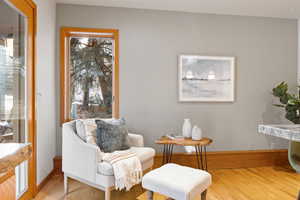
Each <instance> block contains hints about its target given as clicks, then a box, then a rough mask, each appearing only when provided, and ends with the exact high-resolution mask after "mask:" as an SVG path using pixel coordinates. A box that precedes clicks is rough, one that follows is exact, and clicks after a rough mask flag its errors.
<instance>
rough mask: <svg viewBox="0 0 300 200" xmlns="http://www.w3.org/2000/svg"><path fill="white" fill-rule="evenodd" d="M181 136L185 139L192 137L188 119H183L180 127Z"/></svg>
mask: <svg viewBox="0 0 300 200" xmlns="http://www.w3.org/2000/svg"><path fill="white" fill-rule="evenodd" d="M182 135H183V137H185V138H190V137H192V124H191V120H190V119H184V123H183V126H182Z"/></svg>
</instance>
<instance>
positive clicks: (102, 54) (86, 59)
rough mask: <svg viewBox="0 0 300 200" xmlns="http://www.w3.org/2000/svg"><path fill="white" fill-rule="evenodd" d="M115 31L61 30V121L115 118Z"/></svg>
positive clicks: (116, 46)
mask: <svg viewBox="0 0 300 200" xmlns="http://www.w3.org/2000/svg"><path fill="white" fill-rule="evenodd" d="M118 74H119V70H118V30H112V29H86V28H62V29H61V121H62V123H63V122H66V121H69V120H72V119H78V118H81V119H82V118H95V117H98V118H112V117H115V118H117V117H119V95H118V93H119V91H118V84H119V82H118V81H119V78H118Z"/></svg>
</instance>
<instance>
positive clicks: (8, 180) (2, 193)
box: [0, 171, 16, 200]
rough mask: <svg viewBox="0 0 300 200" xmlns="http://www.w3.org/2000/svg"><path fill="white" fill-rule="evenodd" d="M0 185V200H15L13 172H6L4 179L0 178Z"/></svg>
mask: <svg viewBox="0 0 300 200" xmlns="http://www.w3.org/2000/svg"><path fill="white" fill-rule="evenodd" d="M1 179H2V182H1V183H0V197H1V198H0V199H5V200H14V199H16V180H15V179H16V178H15V176H14V172H13V171H10V172H8V173H7V174H6V175H5V177H4V176H2V177H1Z"/></svg>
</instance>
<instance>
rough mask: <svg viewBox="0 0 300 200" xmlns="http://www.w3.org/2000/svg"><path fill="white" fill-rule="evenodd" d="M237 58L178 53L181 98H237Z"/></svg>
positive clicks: (193, 99)
mask: <svg viewBox="0 0 300 200" xmlns="http://www.w3.org/2000/svg"><path fill="white" fill-rule="evenodd" d="M234 61H235V59H234V57H212V56H194V55H181V56H179V101H185V102H188V101H199V102H201V101H202V102H232V101H234V81H235V80H234V78H235V77H234V74H235V73H234V70H235V69H234V67H235V66H234V65H235V64H234Z"/></svg>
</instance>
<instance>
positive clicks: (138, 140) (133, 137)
mask: <svg viewBox="0 0 300 200" xmlns="http://www.w3.org/2000/svg"><path fill="white" fill-rule="evenodd" d="M128 137H129V145H130V146H131V147H144V137H143V136H142V135H137V134H133V133H129V134H128Z"/></svg>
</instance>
